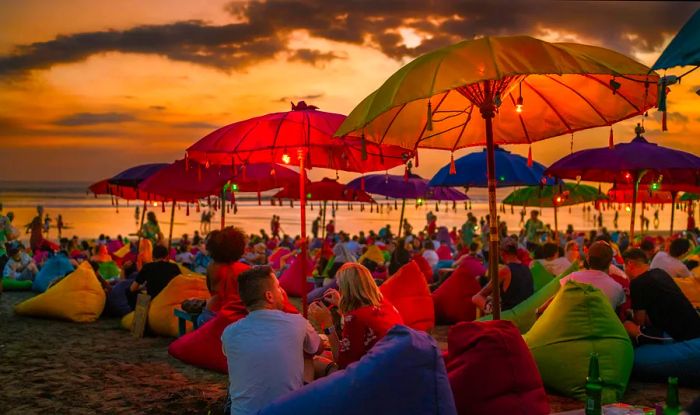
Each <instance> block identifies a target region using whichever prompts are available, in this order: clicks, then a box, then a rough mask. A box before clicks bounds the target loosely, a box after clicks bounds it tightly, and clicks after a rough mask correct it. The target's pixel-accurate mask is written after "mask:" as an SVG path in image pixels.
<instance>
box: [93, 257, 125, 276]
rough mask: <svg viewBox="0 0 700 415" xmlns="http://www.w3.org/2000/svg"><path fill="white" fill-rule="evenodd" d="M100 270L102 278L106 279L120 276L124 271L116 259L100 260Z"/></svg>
mask: <svg viewBox="0 0 700 415" xmlns="http://www.w3.org/2000/svg"><path fill="white" fill-rule="evenodd" d="M98 270H99V271H100V275H101V276H102V278H104V279H106V280H111V279H112V278H119V276H120V275H121V273H122V271H121V270H120V269H119V267H118V266H117V264H116V262H114V261H107V262H100V264H99V268H98Z"/></svg>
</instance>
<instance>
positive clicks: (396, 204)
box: [394, 200, 399, 210]
mask: <svg viewBox="0 0 700 415" xmlns="http://www.w3.org/2000/svg"><path fill="white" fill-rule="evenodd" d="M398 208H399V202H398V201H396V200H394V209H397V210H398Z"/></svg>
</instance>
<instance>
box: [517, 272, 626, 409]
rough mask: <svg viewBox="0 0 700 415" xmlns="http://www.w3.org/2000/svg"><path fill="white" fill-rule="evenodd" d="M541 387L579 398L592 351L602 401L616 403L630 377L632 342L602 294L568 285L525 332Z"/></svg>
mask: <svg viewBox="0 0 700 415" xmlns="http://www.w3.org/2000/svg"><path fill="white" fill-rule="evenodd" d="M524 338H525V342H526V343H527V345H528V347H529V348H530V351H531V352H532V355H533V357H534V358H535V361H536V362H537V367H538V368H539V370H540V375H541V376H542V380H543V381H544V384H545V386H547V387H548V388H550V389H552V390H553V391H556V392H557V393H560V394H563V395H565V396H569V397H572V398H576V399H584V398H585V396H586V391H585V388H584V384H585V379H586V376H587V375H588V361H589V357H590V354H591V353H592V352H597V353H598V355H599V357H598V361H599V364H600V376H601V378H602V379H603V403H612V402H618V401H619V400H620V399H621V398H622V395H623V394H624V392H625V389H626V388H627V382H628V380H629V377H630V374H631V373H632V362H633V359H634V351H633V349H632V342H631V341H630V339H629V336H628V335H627V332H626V331H625V328H624V327H623V326H622V323H621V322H620V319H619V318H618V317H617V315H616V314H615V311H614V310H613V309H612V307H610V303H609V301H608V299H607V298H606V297H605V295H604V294H603V293H602V292H601V291H600V290H599V289H597V288H595V287H593V286H592V285H589V284H580V283H577V282H575V281H569V282H567V283H566V285H565V286H564V287H562V289H561V291H560V292H559V294H558V295H557V296H556V297H554V301H552V303H551V304H550V305H549V307H548V308H547V310H546V311H545V312H544V314H543V315H542V316H541V317H540V318H539V320H537V322H536V323H535V324H534V325H533V326H532V329H530V331H529V332H528V333H527V334H525V336H524Z"/></svg>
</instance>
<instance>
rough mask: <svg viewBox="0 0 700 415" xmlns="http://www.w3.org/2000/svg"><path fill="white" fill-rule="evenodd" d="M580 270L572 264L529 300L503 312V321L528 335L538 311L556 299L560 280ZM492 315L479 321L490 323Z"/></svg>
mask: <svg viewBox="0 0 700 415" xmlns="http://www.w3.org/2000/svg"><path fill="white" fill-rule="evenodd" d="M577 270H578V265H577V264H572V265H571V266H570V267H569V268H568V269H567V270H566V271H564V272H562V273H561V275H559V276H556V277H554V278H553V279H552V280H551V281H550V282H548V283H547V285H545V286H544V287H542V288H540V289H539V290H538V291H535V293H534V294H532V295H531V296H530V297H528V299H527V300H525V301H523V302H522V303H520V304H518V305H516V306H515V307H513V308H511V309H510V310H506V311H502V312H501V320H509V321H512V322H513V324H515V326H516V327H517V328H518V330H520V333H527V331H528V330H530V327H532V325H533V324H535V321H536V320H537V309H538V308H540V307H542V306H543V305H544V304H545V303H546V302H547V301H549V299H550V298H552V297H554V296H555V295H556V294H557V292H559V287H560V286H561V285H560V284H559V280H560V279H562V278H564V277H566V276H567V275H569V274H571V273H572V272H574V271H577ZM492 319H493V317H492V316H491V315H487V316H484V317H482V318H480V319H479V321H489V320H492Z"/></svg>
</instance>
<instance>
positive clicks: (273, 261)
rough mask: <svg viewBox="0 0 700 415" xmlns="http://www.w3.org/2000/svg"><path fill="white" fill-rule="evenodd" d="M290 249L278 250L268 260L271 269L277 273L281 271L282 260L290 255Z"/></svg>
mask: <svg viewBox="0 0 700 415" xmlns="http://www.w3.org/2000/svg"><path fill="white" fill-rule="evenodd" d="M289 252H290V251H289V249H288V248H279V249H276V250H275V251H274V252H273V253H272V254H270V256H269V257H268V258H267V260H268V262H269V263H270V268H272V269H273V270H275V271H277V270H279V269H280V260H281V259H282V257H283V256H285V255H287V254H289Z"/></svg>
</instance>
